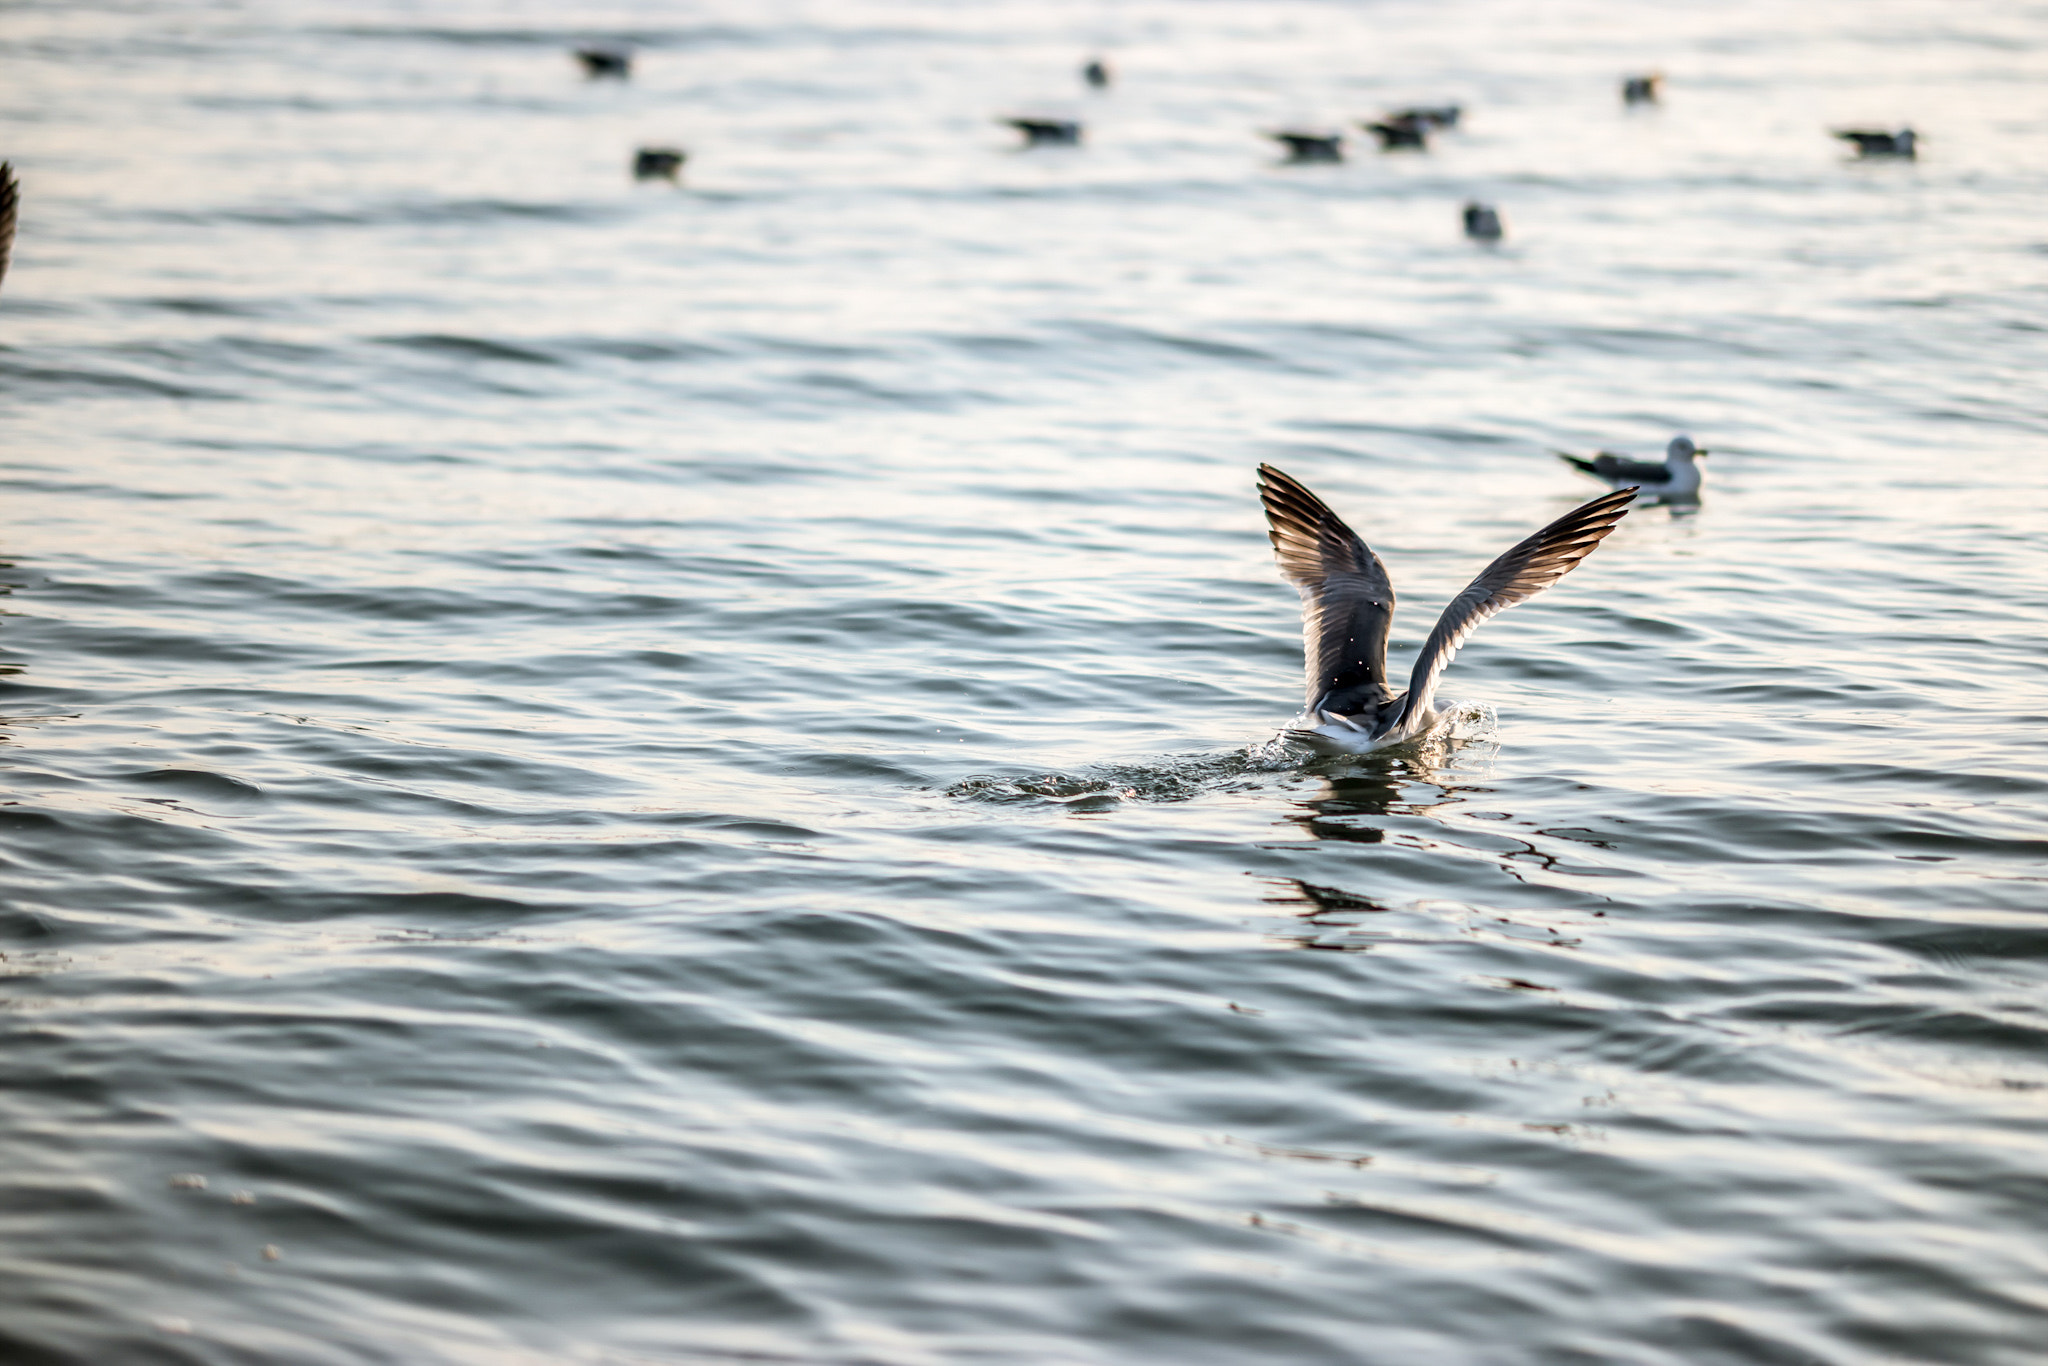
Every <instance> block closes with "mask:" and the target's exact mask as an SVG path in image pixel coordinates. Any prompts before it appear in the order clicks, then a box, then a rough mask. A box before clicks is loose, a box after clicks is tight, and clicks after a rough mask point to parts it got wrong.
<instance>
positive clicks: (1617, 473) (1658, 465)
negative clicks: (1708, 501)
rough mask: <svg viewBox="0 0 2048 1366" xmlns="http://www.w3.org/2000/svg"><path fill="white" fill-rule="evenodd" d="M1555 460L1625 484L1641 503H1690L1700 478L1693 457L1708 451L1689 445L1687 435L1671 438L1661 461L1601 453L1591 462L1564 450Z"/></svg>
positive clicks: (1696, 494) (1697, 491) (1613, 483)
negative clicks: (1637, 492)
mask: <svg viewBox="0 0 2048 1366" xmlns="http://www.w3.org/2000/svg"><path fill="white" fill-rule="evenodd" d="M1553 454H1555V455H1556V456H1557V457H1558V459H1560V460H1562V461H1564V462H1565V464H1567V465H1570V466H1571V467H1572V468H1573V469H1575V470H1577V471H1578V472H1579V473H1581V474H1590V475H1592V476H1593V477H1594V478H1595V479H1600V480H1604V481H1606V482H1607V483H1608V484H1609V485H1610V486H1612V487H1614V488H1620V487H1621V486H1622V485H1624V484H1628V485H1632V486H1634V487H1636V488H1639V489H1641V490H1642V498H1643V501H1644V502H1646V503H1647V502H1666V503H1678V502H1691V501H1694V500H1696V499H1698V497H1699V496H1700V476H1701V475H1702V474H1703V473H1704V471H1702V470H1701V469H1700V467H1699V466H1698V465H1695V464H1693V463H1692V462H1693V457H1695V456H1701V455H1706V454H1707V452H1706V451H1703V450H1701V449H1700V448H1699V447H1697V446H1695V445H1693V444H1692V438H1691V437H1689V436H1674V437H1672V438H1671V444H1670V446H1668V447H1666V448H1665V452H1664V459H1663V460H1662V461H1661V462H1652V461H1648V460H1631V459H1629V458H1628V457H1627V456H1625V455H1616V454H1615V453H1614V452H1612V451H1601V452H1599V453H1598V454H1596V455H1595V456H1594V457H1593V458H1592V459H1591V460H1587V459H1585V458H1584V457H1582V456H1577V455H1572V454H1571V453H1569V452H1567V451H1555V452H1553Z"/></svg>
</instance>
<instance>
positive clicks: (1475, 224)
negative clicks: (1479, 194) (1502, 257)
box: [1465, 199, 1507, 242]
mask: <svg viewBox="0 0 2048 1366" xmlns="http://www.w3.org/2000/svg"><path fill="white" fill-rule="evenodd" d="M1506 234H1507V230H1506V229H1505V228H1503V227H1501V224H1500V210H1498V209H1496V208H1494V207H1493V205H1491V204H1482V203H1480V202H1479V201H1478V200H1476V199H1473V200H1469V201H1467V202H1466V204H1465V235H1466V236H1467V237H1469V238H1471V239H1472V240H1473V241H1475V242H1498V241H1500V239H1501V238H1502V237H1504V236H1506Z"/></svg>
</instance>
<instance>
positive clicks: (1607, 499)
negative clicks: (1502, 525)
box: [1394, 488, 1636, 726]
mask: <svg viewBox="0 0 2048 1366" xmlns="http://www.w3.org/2000/svg"><path fill="white" fill-rule="evenodd" d="M1635 496H1636V490H1634V489H1633V488H1626V489H1617V490H1615V491H1614V492H1613V493H1607V494H1602V495H1601V496H1600V497H1598V498H1595V499H1594V500H1593V501H1592V502H1590V503H1581V504H1580V505H1579V506H1577V507H1575V508H1573V509H1572V510H1571V511H1570V512H1567V513H1566V514H1565V515H1564V516H1562V517H1560V518H1558V519H1557V520H1556V521H1554V522H1552V523H1551V524H1550V525H1549V526H1547V527H1545V528H1543V530H1541V531H1539V532H1537V533H1536V534H1535V535H1534V536H1531V537H1529V538H1528V539H1527V540H1525V541H1522V542H1520V543H1519V544H1517V545H1514V546H1511V547H1509V548H1508V550H1506V551H1505V552H1504V553H1503V554H1502V555H1501V556H1500V558H1499V559H1497V560H1495V561H1494V562H1493V563H1492V564H1490V565H1488V566H1486V568H1485V569H1483V570H1481V571H1480V572H1479V577H1478V578H1476V579H1474V580H1472V583H1471V585H1470V586H1469V587H1467V588H1466V589H1465V591H1464V592H1462V593H1460V594H1458V596H1457V597H1455V598H1452V599H1451V605H1450V606H1449V607H1446V608H1444V614H1443V615H1442V616H1440V617H1438V618H1437V622H1436V628H1435V629H1434V630H1432V631H1431V632H1430V633H1429V639H1428V640H1425V641H1424V642H1422V653H1421V654H1418V655H1417V656H1416V657H1415V671H1414V672H1413V673H1412V674H1410V675H1409V678H1408V701H1407V704H1406V705H1405V706H1404V707H1402V709H1401V715H1400V716H1399V717H1398V718H1397V719H1396V720H1395V722H1394V725H1395V726H1401V725H1405V724H1406V723H1407V722H1408V720H1409V718H1410V717H1414V716H1420V715H1422V714H1423V713H1424V712H1427V711H1428V710H1429V704H1430V699H1431V697H1432V696H1433V695H1434V694H1435V692H1436V684H1437V680H1438V679H1439V678H1441V677H1443V672H1444V669H1445V668H1446V667H1447V666H1448V665H1449V664H1450V662H1451V658H1452V656H1454V655H1456V654H1457V653H1458V647H1459V646H1461V645H1463V644H1464V643H1465V639H1466V637H1468V636H1470V635H1471V634H1472V632H1473V631H1474V630H1476V629H1477V628H1478V626H1479V623H1480V622H1482V621H1485V620H1486V619H1487V618H1488V617H1490V616H1492V615H1493V614H1494V613H1496V612H1499V611H1501V610H1502V609H1504V608H1508V607H1513V606H1514V605H1515V604H1516V603H1518V602H1523V601H1526V600H1527V599H1529V598H1533V597H1535V596H1536V595H1537V594H1538V593H1541V592H1542V591H1543V590H1544V589H1546V588H1548V587H1550V585H1552V584H1553V583H1556V582H1557V581H1558V580H1559V579H1561V578H1563V577H1564V576H1565V575H1566V574H1569V573H1570V572H1571V571H1572V569H1573V567H1574V566H1576V565H1577V564H1578V562H1579V561H1580V560H1583V559H1585V558H1586V557H1587V556H1588V555H1590V554H1592V553H1593V547H1595V546H1597V545H1599V544H1600V542H1601V541H1602V540H1603V539H1605V538H1606V536H1607V533H1608V532H1610V531H1612V530H1614V526H1615V523H1617V522H1619V521H1620V520H1621V519H1622V516H1623V514H1625V513H1626V512H1627V511H1628V505H1629V503H1630V502H1631V501H1632V500H1633V499H1634V498H1635Z"/></svg>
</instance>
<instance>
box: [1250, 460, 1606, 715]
mask: <svg viewBox="0 0 2048 1366" xmlns="http://www.w3.org/2000/svg"><path fill="white" fill-rule="evenodd" d="M1634 496H1635V490H1634V489H1622V490H1619V491H1617V492H1614V493H1606V494H1602V495H1601V496H1600V497H1598V498H1595V499H1593V500H1592V501H1591V502H1589V503H1583V504H1581V505H1580V506H1578V507H1576V508H1574V509H1573V510H1572V511H1570V512H1568V513H1566V514H1565V515H1564V516H1562V517H1560V518H1558V519H1557V520H1556V521H1554V522H1552V523H1551V524H1550V525H1549V526H1546V527H1544V528H1543V529H1542V530H1541V531H1538V532H1537V533H1536V534H1535V535H1533V536H1530V537H1528V538H1527V539H1526V540H1523V541H1521V542H1519V543H1518V544H1516V545H1514V546H1512V547H1510V548H1509V549H1508V550H1507V551H1505V552H1504V553H1502V554H1501V556H1500V557H1499V558H1498V559H1496V560H1494V562H1493V563H1492V564H1490V565H1488V566H1486V568H1485V569H1483V570H1481V571H1480V572H1479V577H1478V578H1476V579H1474V580H1472V582H1471V584H1470V585H1468V586H1467V587H1466V589H1465V591H1464V592H1462V593H1460V594H1458V596H1457V597H1455V598H1452V599H1451V604H1450V606H1448V607H1446V608H1444V611H1443V615H1442V616H1440V617H1438V618H1437V622H1436V627H1435V629H1433V630H1432V631H1431V632H1430V633H1429V638H1428V639H1427V640H1425V641H1423V642H1422V649H1421V651H1420V652H1419V653H1418V654H1417V655H1416V656H1415V665H1414V667H1413V669H1412V670H1410V672H1409V675H1408V688H1407V690H1406V691H1405V692H1400V693H1396V692H1393V691H1392V690H1390V689H1389V688H1388V686H1387V633H1388V631H1389V629H1390V628H1391V627H1392V625H1393V620H1394V585H1393V582H1392V581H1391V580H1390V579H1389V578H1388V577H1387V567H1386V566H1385V565H1383V564H1381V563H1380V558H1379V556H1377V555H1375V554H1373V553H1372V551H1371V549H1370V548H1368V547H1367V545H1366V544H1365V542H1364V541H1362V540H1360V539H1359V538H1358V534H1357V533H1356V532H1354V531H1353V530H1352V529H1351V528H1350V527H1348V526H1346V525H1344V522H1343V519H1341V518H1340V517H1338V516H1337V514H1336V513H1334V512H1332V511H1330V509H1329V507H1328V506H1327V505H1326V504H1325V503H1324V502H1323V500H1322V499H1320V498H1318V497H1316V496H1315V495H1314V494H1313V493H1310V492H1309V491H1308V490H1307V489H1306V488H1304V487H1302V485H1300V484H1299V483H1297V482H1295V481H1294V480H1293V479H1291V478H1289V477H1288V476H1287V475H1285V474H1282V473H1281V472H1280V471H1279V470H1276V469H1274V468H1273V467H1272V466H1271V465H1261V466H1259V498H1260V501H1262V502H1263V503H1264V504H1265V506H1266V529H1267V534H1268V535H1269V536H1271V537H1272V541H1273V555H1274V558H1276V559H1277V560H1279V562H1280V573H1281V575H1282V576H1283V577H1285V578H1286V579H1287V581H1288V582H1289V583H1291V584H1293V585H1294V586H1295V588H1297V589H1298V590H1300V593H1301V637H1302V654H1303V663H1304V665H1305V666H1306V673H1307V683H1308V686H1307V691H1306V694H1305V697H1304V702H1303V706H1302V710H1301V715H1299V716H1297V717H1295V718H1294V721H1293V723H1292V724H1290V725H1289V726H1288V727H1287V729H1286V731H1285V732H1284V733H1285V734H1286V736H1287V738H1288V739H1290V740H1294V741H1297V742H1299V743H1301V744H1304V745H1307V746H1309V747H1310V748H1311V749H1314V750H1316V751H1317V752H1318V753H1321V754H1364V753H1368V752H1369V751H1372V750H1376V749H1383V748H1385V747H1386V746H1388V745H1396V744H1399V743H1401V742H1402V741H1403V740H1412V739H1414V738H1415V737H1416V736H1418V735H1422V734H1424V733H1425V732H1427V731H1428V730H1430V729H1431V728H1432V727H1433V726H1435V725H1436V723H1437V721H1438V720H1439V717H1438V715H1437V713H1436V712H1435V711H1434V710H1433V709H1432V708H1431V706H1430V703H1431V702H1432V701H1433V700H1434V699H1435V696H1436V685H1437V680H1438V679H1439V678H1441V677H1442V676H1443V672H1444V669H1445V668H1446V667H1447V666H1448V665H1449V664H1450V662H1451V659H1452V657H1453V656H1454V655H1456V654H1457V653H1458V647H1459V646H1461V645H1463V644H1464V643H1465V640H1466V638H1467V637H1468V636H1470V635H1471V634H1472V632H1473V631H1474V630H1475V629H1476V628H1477V627H1478V625H1479V623H1480V622H1482V621H1485V620H1486V619H1487V618H1488V617H1490V616H1492V615H1494V614H1495V613H1496V612H1499V611H1501V610H1502V609H1504V608H1508V607H1512V606H1514V605H1515V604H1516V603H1518V602H1523V601H1526V600H1527V599H1529V598H1533V597H1535V596H1536V595H1537V594H1538V593H1541V592H1542V591H1543V590H1544V589H1546V588H1548V587H1550V585H1552V584H1553V583H1556V582H1557V581H1558V580H1559V579H1561V578H1563V577H1564V576H1565V575H1566V574H1568V573H1570V572H1571V571H1572V569H1573V567H1574V566H1576V565H1577V564H1578V563H1579V561H1581V560H1583V559H1585V558H1586V556H1588V555H1590V554H1592V553H1593V549H1594V547H1596V546H1598V545H1599V544H1600V542H1601V540H1602V539H1603V538H1605V537H1606V535H1607V534H1608V533H1609V532H1611V531H1613V530H1614V527H1615V523H1617V522H1619V521H1620V520H1621V518H1622V516H1623V514H1625V513H1626V512H1627V511H1628V506H1629V502H1630V500H1631V499H1633V497H1634Z"/></svg>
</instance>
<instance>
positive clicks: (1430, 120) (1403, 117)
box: [1387, 104, 1465, 128]
mask: <svg viewBox="0 0 2048 1366" xmlns="http://www.w3.org/2000/svg"><path fill="white" fill-rule="evenodd" d="M1463 117H1465V106H1464V105H1462V104H1418V105H1415V106H1413V107H1412V108H1408V109H1403V110H1402V111H1401V112H1400V113H1398V114H1390V115H1388V117H1387V122H1389V123H1419V124H1421V125H1422V126H1423V127H1424V128H1456V127H1457V126H1458V120H1459V119H1461V118H1463Z"/></svg>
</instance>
